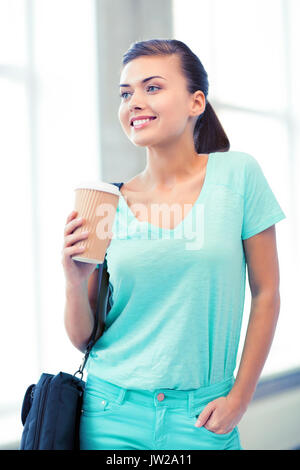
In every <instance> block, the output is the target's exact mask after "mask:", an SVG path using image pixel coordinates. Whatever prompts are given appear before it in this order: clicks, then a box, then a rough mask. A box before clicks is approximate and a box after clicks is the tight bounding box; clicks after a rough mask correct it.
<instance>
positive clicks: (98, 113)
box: [0, 0, 300, 450]
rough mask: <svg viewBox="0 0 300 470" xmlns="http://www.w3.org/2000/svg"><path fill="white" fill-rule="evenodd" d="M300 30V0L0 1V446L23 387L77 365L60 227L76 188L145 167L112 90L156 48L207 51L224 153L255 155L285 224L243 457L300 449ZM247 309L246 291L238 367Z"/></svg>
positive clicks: (12, 439) (12, 441)
mask: <svg viewBox="0 0 300 470" xmlns="http://www.w3.org/2000/svg"><path fill="white" fill-rule="evenodd" d="M299 20H300V2H299V0H173V1H172V0H151V2H149V1H147V0H59V1H58V0H36V1H35V0H0V135H1V138H0V154H1V161H2V171H1V185H0V199H1V226H2V230H1V234H0V237H1V246H2V252H1V259H2V263H1V264H2V269H1V274H0V275H1V297H0V309H1V320H0V322H1V323H0V331H1V338H0V345H1V362H2V364H1V381H2V385H1V392H0V394H1V397H0V423H1V424H0V448H1V449H18V446H19V442H20V438H21V433H22V429H23V427H22V424H21V417H20V414H21V405H22V401H23V397H24V393H25V390H26V388H27V387H28V386H29V385H30V384H32V383H36V382H37V381H38V379H39V376H40V374H41V373H42V372H48V373H55V374H56V373H57V372H59V371H60V370H62V371H64V372H69V373H74V372H75V371H76V370H77V368H78V366H79V364H80V363H81V360H82V354H81V353H80V352H79V351H77V350H76V349H75V348H74V347H73V346H72V344H71V342H70V341H69V339H68V337H67V334H66V331H65V329H64V320H63V317H64V301H65V298H64V289H65V279H64V274H63V268H62V265H61V250H62V244H63V231H64V225H65V223H66V218H67V216H68V214H69V213H70V212H71V211H72V209H73V204H74V190H73V188H74V185H75V184H76V183H78V181H81V180H89V179H92V180H94V179H99V180H105V181H108V182H118V181H126V180H128V179H130V178H131V177H132V176H134V175H135V174H137V173H138V172H140V171H141V170H142V169H143V168H144V166H145V163H146V149H145V148H141V147H135V146H134V145H133V144H132V143H131V142H130V141H129V140H128V139H127V137H126V136H125V134H124V133H123V130H122V128H121V125H120V123H119V120H118V107H119V104H120V97H119V93H118V84H119V78H120V71H121V62H122V55H123V54H124V53H125V52H126V50H127V49H128V48H129V47H130V45H131V43H132V42H134V41H139V40H145V39H152V38H165V39H167V38H168V39H170V38H173V39H179V40H181V41H184V42H186V44H187V45H188V46H189V47H190V48H191V49H192V50H193V52H195V53H196V54H197V55H198V56H199V58H200V60H201V61H202V63H203V65H204V67H205V69H206V71H207V73H208V78H209V83H210V89H209V94H208V99H209V100H210V102H211V104H212V106H213V107H214V109H215V110H216V112H217V114H218V116H219V118H220V121H221V123H222V125H223V127H224V129H225V132H226V133H227V135H228V137H229V140H230V143H231V150H238V151H244V152H248V153H250V154H252V155H253V156H254V157H255V158H256V159H257V160H258V162H259V163H260V165H261V167H262V169H263V171H264V174H265V176H266V178H267V180H268V182H269V184H270V186H271V188H272V190H273V192H274V194H275V196H276V198H277V200H278V202H279V203H280V205H281V207H282V209H283V211H284V212H285V214H286V216H287V219H286V220H285V221H283V222H281V223H280V224H278V225H277V226H276V233H277V246H278V255H279V262H280V278H281V282H280V286H281V287H280V293H281V311H280V317H279V321H278V326H277V330H276V334H275V338H274V341H273V345H272V348H271V351H270V354H269V356H268V359H267V362H266V364H265V367H264V369H263V373H262V375H261V378H260V381H259V384H258V386H257V389H256V393H255V395H254V397H253V400H252V402H251V404H250V405H249V408H248V410H247V412H246V414H245V415H244V416H243V418H242V421H241V422H240V424H239V429H240V434H241V442H242V446H243V447H244V448H245V449H250V450H251V449H297V448H300V419H299V418H300V348H299V329H300V316H299V312H300V310H299V291H298V289H299V279H300V272H299V266H300V241H299V240H300V184H299V177H300V168H299V167H300V165H299V158H297V155H299V152H300V134H299V127H300V88H299V83H300V65H299V51H298V44H299V41H300V30H299ZM12 247H13V249H12ZM250 301H251V300H250V291H249V287H248V280H247V286H246V300H245V308H244V320H243V327H242V335H241V341H240V348H239V356H238V361H239V360H240V357H241V351H242V347H243V342H244V337H245V333H246V327H247V323H248V319H249V312H250ZM238 365H239V364H237V368H238ZM237 368H236V372H237Z"/></svg>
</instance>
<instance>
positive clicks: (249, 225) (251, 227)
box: [242, 157, 286, 240]
mask: <svg viewBox="0 0 300 470" xmlns="http://www.w3.org/2000/svg"><path fill="white" fill-rule="evenodd" d="M285 218H286V215H285V214H284V212H283V211H282V209H281V207H280V205H279V203H278V201H277V199H276V198H275V195H274V193H273V191H272V189H271V187H270V185H269V183H268V181H267V179H266V177H265V175H264V173H263V171H262V169H261V167H260V165H259V163H258V162H257V160H256V159H255V158H254V157H251V158H249V159H248V160H247V163H246V167H245V173H244V214H243V226H242V240H245V239H247V238H250V237H252V236H253V235H256V234H257V233H259V232H262V231H263V230H266V229H267V228H268V227H271V225H273V224H276V223H277V222H279V221H280V220H282V219H285Z"/></svg>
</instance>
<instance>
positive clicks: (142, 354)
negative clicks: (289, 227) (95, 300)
mask: <svg viewBox="0 0 300 470" xmlns="http://www.w3.org/2000/svg"><path fill="white" fill-rule="evenodd" d="M284 218H286V216H285V214H284V212H283V211H282V209H281V207H280V206H279V204H278V202H277V200H276V198H275V196H274V194H273V192H272V190H271V188H270V186H269V184H268V182H267V180H266V178H265V176H264V174H263V171H262V169H261V167H260V165H259V163H258V162H257V161H256V159H255V158H254V157H253V156H251V155H249V154H248V153H245V152H237V151H229V152H217V153H212V154H210V156H209V159H208V163H207V169H206V177H205V181H204V184H203V187H202V190H201V192H200V195H199V197H198V199H197V201H196V203H195V204H194V206H193V207H192V209H191V210H190V211H189V212H188V214H187V216H186V217H185V219H184V220H183V222H182V223H180V224H179V225H177V226H176V227H175V229H174V230H169V229H161V228H159V227H158V225H159V224H157V225H154V224H150V223H148V222H140V221H139V220H138V219H137V218H136V217H135V216H134V215H133V212H132V211H131V209H130V208H129V207H128V205H127V203H126V201H125V199H124V197H123V195H121V197H120V199H119V204H118V208H117V213H116V218H115V220H114V225H113V229H112V231H113V234H114V236H113V238H112V241H111V243H110V245H109V247H108V250H107V266H108V272H109V274H110V283H111V290H112V297H111V310H110V312H109V314H108V316H107V320H106V329H105V331H104V334H103V335H102V337H101V338H99V340H98V341H97V343H96V344H95V345H94V347H93V349H92V351H91V354H90V357H89V360H88V374H89V376H91V378H92V376H97V377H100V378H102V379H103V380H106V381H108V382H112V383H114V384H117V385H119V386H122V387H126V388H132V389H147V390H152V391H153V390H156V389H158V388H172V389H178V390H188V389H194V388H199V387H201V386H207V385H210V384H214V383H217V382H222V381H223V380H226V379H228V378H230V377H232V376H233V372H234V370H235V367H236V357H237V351H238V346H239V339H240V330H241V323H242V316H243V310H244V297H245V280H246V261H245V256H244V250H243V243H242V240H245V239H247V238H249V237H252V236H253V235H255V234H257V233H259V232H261V231H263V230H265V229H267V228H268V227H270V226H271V225H273V224H275V223H277V222H279V221H280V220H282V219H284Z"/></svg>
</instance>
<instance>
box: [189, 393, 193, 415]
mask: <svg viewBox="0 0 300 470" xmlns="http://www.w3.org/2000/svg"><path fill="white" fill-rule="evenodd" d="M193 414H194V391H193V390H191V391H189V392H188V415H189V417H190V418H191V417H192V416H193Z"/></svg>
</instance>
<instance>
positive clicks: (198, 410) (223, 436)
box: [193, 405, 237, 439]
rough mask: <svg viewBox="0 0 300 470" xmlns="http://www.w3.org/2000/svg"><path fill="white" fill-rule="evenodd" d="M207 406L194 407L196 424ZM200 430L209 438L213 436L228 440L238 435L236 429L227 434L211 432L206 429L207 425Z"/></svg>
mask: <svg viewBox="0 0 300 470" xmlns="http://www.w3.org/2000/svg"><path fill="white" fill-rule="evenodd" d="M205 406H206V405H201V406H195V407H194V410H193V419H194V421H195V423H196V421H197V418H198V416H199V415H200V413H201V412H202V411H203V410H204V408H205ZM198 429H199V430H200V429H201V430H202V431H203V432H204V433H206V434H207V435H208V436H211V437H216V438H218V439H228V438H229V437H231V436H232V435H233V434H236V432H237V429H236V427H235V428H233V429H232V430H231V431H229V432H226V433H222V434H220V433H216V432H214V431H211V430H210V429H207V428H206V427H205V425H203V426H201V427H200V428H198Z"/></svg>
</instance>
